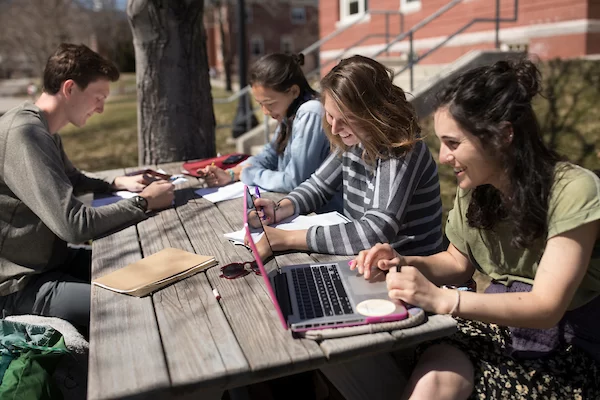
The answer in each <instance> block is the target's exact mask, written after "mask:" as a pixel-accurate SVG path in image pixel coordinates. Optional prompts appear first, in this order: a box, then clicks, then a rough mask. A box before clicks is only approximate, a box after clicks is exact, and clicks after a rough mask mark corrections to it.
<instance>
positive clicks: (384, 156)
mask: <svg viewBox="0 0 600 400" xmlns="http://www.w3.org/2000/svg"><path fill="white" fill-rule="evenodd" d="M392 80H393V72H392V71H391V70H389V69H388V68H386V67H384V66H383V65H381V64H380V63H378V62H377V61H375V60H372V59H370V58H367V57H362V56H354V57H351V58H348V59H345V60H342V61H341V62H340V63H339V64H338V65H337V66H336V67H334V68H333V69H332V70H331V71H330V72H329V73H328V74H327V76H325V78H323V80H322V81H321V90H322V102H323V105H324V108H325V117H324V121H323V125H324V128H325V132H326V133H327V136H328V138H329V141H330V142H331V146H332V148H333V150H334V151H333V154H332V155H331V156H329V157H328V158H327V159H326V160H325V161H324V162H323V164H322V165H321V167H319V169H317V171H315V173H314V174H313V175H312V176H311V177H310V178H309V179H308V180H306V181H305V182H304V183H302V184H301V185H300V186H299V187H297V188H296V189H295V190H293V191H292V192H291V193H290V194H289V195H288V196H286V197H285V198H283V199H282V200H281V201H280V202H279V203H277V204H275V203H274V202H273V201H271V200H268V199H264V198H260V199H257V200H256V205H257V206H259V207H262V208H263V210H264V217H263V218H264V223H265V225H270V224H273V223H275V222H279V221H281V220H283V219H285V218H287V217H290V216H292V215H298V214H307V213H310V212H312V211H314V210H317V209H319V208H320V207H321V206H322V205H323V204H324V203H325V202H326V201H327V200H328V199H330V198H331V197H332V196H333V195H334V194H335V193H336V192H338V191H343V200H344V215H345V216H346V217H347V218H348V219H350V221H351V222H348V223H344V224H339V225H332V226H315V227H312V228H310V229H308V230H298V231H283V230H280V229H276V228H273V227H269V226H266V227H265V231H266V234H267V236H268V238H269V242H270V245H271V246H269V243H267V242H266V240H265V239H264V238H263V239H262V240H261V241H260V242H259V243H258V248H259V252H260V253H261V256H263V257H266V256H268V255H270V252H271V249H272V250H273V251H284V250H292V249H294V250H308V251H311V252H317V253H329V254H341V255H353V254H357V253H358V252H359V251H361V250H363V249H368V248H370V247H371V246H373V245H375V244H376V243H379V242H383V243H390V244H391V245H392V247H393V248H394V249H396V250H397V251H399V252H401V253H402V254H415V255H417V254H418V255H427V254H434V253H437V252H439V251H441V248H442V230H441V226H442V224H441V222H442V203H441V200H440V190H439V180H438V174H437V167H436V164H435V162H434V160H433V158H432V157H431V154H430V153H429V150H428V149H427V146H426V145H425V144H424V143H423V142H422V141H421V140H420V128H419V125H418V121H417V115H416V114H415V110H414V108H413V107H412V105H411V104H410V103H409V102H408V101H407V99H406V95H405V93H404V91H403V90H402V89H401V88H399V87H398V86H396V85H394V84H393V82H392Z"/></svg>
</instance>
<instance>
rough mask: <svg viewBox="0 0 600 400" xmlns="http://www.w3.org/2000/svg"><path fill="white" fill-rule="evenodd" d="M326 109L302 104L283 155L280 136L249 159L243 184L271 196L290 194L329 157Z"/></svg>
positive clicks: (277, 133)
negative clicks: (261, 190)
mask: <svg viewBox="0 0 600 400" xmlns="http://www.w3.org/2000/svg"><path fill="white" fill-rule="evenodd" d="M322 120H323V106H322V105H321V103H320V102H319V101H317V100H309V101H307V102H306V103H304V104H302V105H301V106H300V107H299V108H298V111H297V112H296V115H295V117H294V120H293V123H292V133H291V135H290V138H289V140H288V143H287V146H286V147H285V150H284V151H283V154H277V151H276V148H277V136H278V135H279V131H280V127H277V130H276V131H275V137H274V138H273V140H272V141H271V142H270V143H267V144H266V145H265V147H264V148H263V151H262V152H261V153H260V154H258V155H256V156H254V157H250V158H249V159H248V160H247V161H246V163H248V164H250V165H251V166H250V167H247V168H244V169H243V170H242V176H241V181H242V182H244V183H245V184H246V185H254V186H259V187H261V188H263V189H265V190H268V191H271V192H286V193H287V192H291V191H292V190H294V189H295V188H296V187H298V186H300V184H301V183H302V182H304V181H305V180H307V179H308V178H309V177H310V175H311V174H312V173H313V172H315V170H316V169H317V168H318V167H319V166H320V165H321V164H322V163H323V161H324V160H325V159H326V158H327V156H329V154H330V147H329V140H327V136H325V131H324V130H323V123H322Z"/></svg>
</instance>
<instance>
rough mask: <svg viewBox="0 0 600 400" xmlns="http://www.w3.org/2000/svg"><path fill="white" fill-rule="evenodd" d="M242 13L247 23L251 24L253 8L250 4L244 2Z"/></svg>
mask: <svg viewBox="0 0 600 400" xmlns="http://www.w3.org/2000/svg"><path fill="white" fill-rule="evenodd" d="M244 15H245V17H246V23H247V24H251V23H252V22H253V21H254V8H252V4H246V9H245V10H244Z"/></svg>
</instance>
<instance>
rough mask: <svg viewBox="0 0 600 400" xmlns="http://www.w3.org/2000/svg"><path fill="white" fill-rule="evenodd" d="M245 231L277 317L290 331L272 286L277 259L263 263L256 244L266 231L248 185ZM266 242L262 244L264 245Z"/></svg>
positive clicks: (245, 206)
mask: <svg viewBox="0 0 600 400" xmlns="http://www.w3.org/2000/svg"><path fill="white" fill-rule="evenodd" d="M244 230H245V231H246V240H247V241H248V246H250V249H251V250H252V254H253V255H254V259H255V260H256V264H257V265H258V269H259V270H260V274H261V275H262V277H263V280H264V281H265V286H266V287H267V292H268V293H269V296H270V297H271V301H272V302H273V305H274V306H275V310H276V311H277V315H278V316H279V320H280V321H281V324H282V325H283V327H284V329H288V324H287V322H286V320H285V317H284V316H283V312H282V311H281V307H280V306H279V302H278V300H277V296H276V295H275V290H274V289H273V285H272V284H271V279H270V278H269V276H270V275H272V274H274V273H276V270H278V269H279V267H278V265H277V261H275V257H273V258H272V259H271V260H270V261H269V262H267V264H266V265H265V264H264V263H263V260H262V259H261V257H260V253H259V252H258V248H257V247H256V243H258V242H259V240H260V239H262V236H263V235H264V236H265V238H266V235H265V231H264V229H263V225H262V221H261V219H260V216H259V214H258V211H257V210H256V207H255V206H254V197H253V196H252V194H251V193H250V190H249V189H248V186H247V185H244ZM266 239H267V240H266V241H265V242H266V245H267V246H269V248H270V247H271V245H270V244H269V243H268V238H266ZM265 242H262V244H263V245H264V244H265Z"/></svg>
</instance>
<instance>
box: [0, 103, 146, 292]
mask: <svg viewBox="0 0 600 400" xmlns="http://www.w3.org/2000/svg"><path fill="white" fill-rule="evenodd" d="M109 189H110V184H109V183H108V182H105V181H103V180H100V179H95V178H91V177H88V176H86V175H84V174H83V173H81V172H80V171H78V170H77V169H76V168H75V167H74V166H73V165H72V164H71V162H70V161H69V159H68V157H67V155H66V154H65V152H64V149H63V146H62V142H61V139H60V136H59V135H58V134H51V133H50V131H49V127H48V122H47V121H46V118H45V117H44V114H43V112H42V111H41V110H40V109H39V108H38V107H37V106H35V105H34V104H31V103H25V104H23V105H22V106H19V107H16V108H14V109H12V110H10V111H9V112H8V113H6V114H5V115H4V116H2V118H0V296H5V295H8V294H10V293H13V292H16V291H18V290H21V289H22V288H23V287H24V286H25V285H26V284H27V281H28V280H29V279H30V278H31V276H32V275H35V274H40V273H42V272H45V271H49V270H52V269H56V268H57V267H59V266H60V265H62V264H63V263H64V262H65V259H66V256H67V242H71V243H81V242H84V241H86V240H89V239H92V238H94V237H97V236H100V235H102V234H105V233H108V232H110V231H112V230H115V229H117V228H122V227H125V226H127V225H131V224H134V223H137V222H139V221H141V220H143V219H144V218H145V217H146V216H145V214H144V212H143V211H142V210H140V209H139V208H137V207H136V206H135V204H134V203H133V201H132V200H126V201H120V202H118V203H114V204H110V205H107V206H103V207H98V208H92V207H86V206H85V205H84V204H82V203H81V202H80V201H79V200H77V198H75V197H74V195H75V194H79V193H84V192H89V191H107V190H109Z"/></svg>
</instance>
